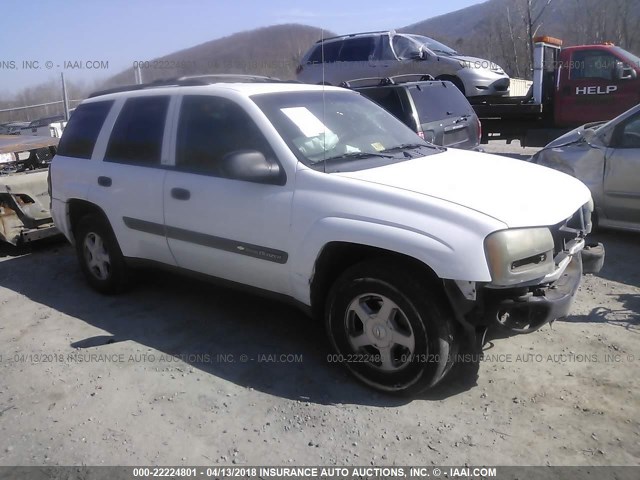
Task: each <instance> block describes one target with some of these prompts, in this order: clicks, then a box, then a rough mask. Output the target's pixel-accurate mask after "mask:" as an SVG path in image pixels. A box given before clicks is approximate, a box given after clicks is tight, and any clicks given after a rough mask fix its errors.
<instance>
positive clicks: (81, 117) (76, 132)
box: [58, 100, 113, 159]
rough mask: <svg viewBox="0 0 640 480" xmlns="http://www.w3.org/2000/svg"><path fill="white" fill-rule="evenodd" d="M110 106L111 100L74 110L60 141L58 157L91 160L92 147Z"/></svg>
mask: <svg viewBox="0 0 640 480" xmlns="http://www.w3.org/2000/svg"><path fill="white" fill-rule="evenodd" d="M112 106H113V101H112V100H111V101H105V102H93V103H85V104H82V105H80V106H79V107H78V108H76V110H75V112H74V114H73V117H72V118H70V119H69V123H68V124H67V127H66V128H65V130H64V133H63V134H62V138H61V139H60V144H59V145H58V155H62V156H65V157H75V158H86V159H89V158H91V155H92V153H93V147H94V146H95V144H96V140H97V139H98V135H99V134H100V130H101V129H102V125H103V124H104V120H105V118H107V115H108V114H109V111H110V110H111V107H112Z"/></svg>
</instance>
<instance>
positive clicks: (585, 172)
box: [532, 105, 640, 231]
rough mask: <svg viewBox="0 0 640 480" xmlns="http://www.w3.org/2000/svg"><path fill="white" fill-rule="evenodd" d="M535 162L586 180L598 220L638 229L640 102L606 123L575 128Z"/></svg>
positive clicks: (540, 152)
mask: <svg viewBox="0 0 640 480" xmlns="http://www.w3.org/2000/svg"><path fill="white" fill-rule="evenodd" d="M532 161H533V162H534V163H537V164H539V165H544V166H547V167H551V168H555V169H556V170H560V171H561V172H564V173H567V174H569V175H572V176H574V177H576V178H577V179H579V180H581V181H582V182H584V183H585V184H586V185H587V187H589V190H591V195H592V196H593V200H594V202H595V213H596V215H595V218H596V220H597V223H598V225H600V226H602V227H609V228H618V229H622V230H634V231H640V105H636V106H635V107H633V108H631V109H630V110H627V111H626V112H625V113H623V114H622V115H619V116H618V117H616V118H614V119H613V120H610V121H608V122H596V123H589V124H586V125H583V126H582V127H579V128H576V129H575V130H572V131H571V132H569V133H567V134H565V135H563V136H562V137H560V138H558V139H556V140H554V141H553V142H551V143H550V144H549V145H547V146H546V147H545V148H544V149H542V150H540V151H539V152H538V153H536V154H535V155H534V156H533V158H532Z"/></svg>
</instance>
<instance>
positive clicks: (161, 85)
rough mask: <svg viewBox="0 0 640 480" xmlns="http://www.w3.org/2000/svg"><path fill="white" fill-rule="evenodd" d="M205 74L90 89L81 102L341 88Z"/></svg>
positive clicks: (243, 76) (260, 78) (262, 78)
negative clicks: (227, 92) (217, 93)
mask: <svg viewBox="0 0 640 480" xmlns="http://www.w3.org/2000/svg"><path fill="white" fill-rule="evenodd" d="M205 77H214V76H206V75H202V76H198V77H182V78H180V79H175V80H166V81H162V82H156V83H150V84H143V85H131V86H125V87H117V88H114V89H110V90H103V91H100V92H94V93H92V94H91V95H90V96H89V98H88V99H87V100H85V102H89V101H91V102H92V101H99V100H105V99H116V98H120V97H134V96H146V95H157V94H158V93H200V92H212V93H213V92H216V91H220V90H233V91H236V92H238V93H241V94H244V95H246V96H251V95H255V94H260V93H279V92H295V91H322V90H327V91H329V90H344V89H341V88H338V87H331V86H323V85H309V84H304V83H299V82H295V81H291V82H286V81H282V80H279V79H272V78H269V77H255V76H247V75H229V76H219V75H216V76H215V77H222V79H220V78H216V81H206V80H205V81H203V82H198V81H197V79H200V78H205ZM191 79H194V82H193V83H192V82H191ZM253 79H255V80H253Z"/></svg>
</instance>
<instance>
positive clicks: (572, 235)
mask: <svg viewBox="0 0 640 480" xmlns="http://www.w3.org/2000/svg"><path fill="white" fill-rule="evenodd" d="M590 216H591V213H590V212H589V208H588V206H587V205H584V206H583V207H581V208H580V209H578V210H577V211H576V212H575V213H574V214H573V215H571V216H570V217H569V218H567V219H566V220H565V221H563V222H560V223H558V224H557V225H554V226H552V227H551V228H550V230H551V235H552V236H553V245H554V249H553V254H554V256H556V255H558V254H559V253H561V252H563V251H565V250H566V249H567V244H568V243H569V242H571V241H573V240H575V239H576V238H584V237H585V236H586V235H587V229H588V225H589V224H590V222H591V218H590Z"/></svg>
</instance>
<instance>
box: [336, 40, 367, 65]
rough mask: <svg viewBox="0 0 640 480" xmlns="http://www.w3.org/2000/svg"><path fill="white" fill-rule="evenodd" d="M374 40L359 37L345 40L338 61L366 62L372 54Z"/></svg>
mask: <svg viewBox="0 0 640 480" xmlns="http://www.w3.org/2000/svg"><path fill="white" fill-rule="evenodd" d="M374 47H375V39H374V38H373V37H360V38H351V39H349V40H345V41H344V44H343V45H342V50H340V55H339V57H338V60H339V61H341V62H366V61H367V60H369V57H371V55H372V54H373V49H374Z"/></svg>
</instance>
